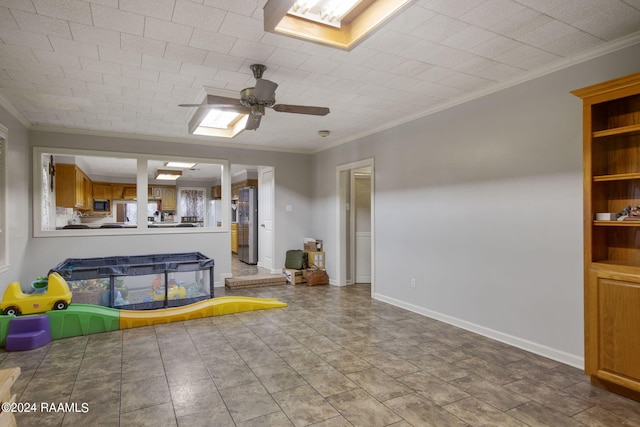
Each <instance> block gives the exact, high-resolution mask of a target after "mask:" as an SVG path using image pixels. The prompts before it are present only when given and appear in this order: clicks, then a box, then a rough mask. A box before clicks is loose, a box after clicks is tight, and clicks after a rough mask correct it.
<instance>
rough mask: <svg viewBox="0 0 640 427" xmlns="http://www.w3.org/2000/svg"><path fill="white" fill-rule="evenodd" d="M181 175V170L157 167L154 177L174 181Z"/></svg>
mask: <svg viewBox="0 0 640 427" xmlns="http://www.w3.org/2000/svg"><path fill="white" fill-rule="evenodd" d="M181 176H182V171H176V170H170V169H157V170H156V175H155V178H156V179H163V180H174V181H175V180H176V179H178V178H180V177H181Z"/></svg>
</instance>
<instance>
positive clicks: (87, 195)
mask: <svg viewBox="0 0 640 427" xmlns="http://www.w3.org/2000/svg"><path fill="white" fill-rule="evenodd" d="M92 199H93V189H92V184H91V180H90V179H89V177H88V176H87V175H86V174H85V173H84V172H83V171H82V169H80V168H79V167H78V166H76V165H73V164H67V163H58V164H57V165H56V206H59V207H65V208H75V209H80V210H87V209H91V206H92V203H91V201H92Z"/></svg>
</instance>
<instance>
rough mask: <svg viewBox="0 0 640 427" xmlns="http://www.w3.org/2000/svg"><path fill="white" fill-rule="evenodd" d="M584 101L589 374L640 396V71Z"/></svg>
mask: <svg viewBox="0 0 640 427" xmlns="http://www.w3.org/2000/svg"><path fill="white" fill-rule="evenodd" d="M573 94H574V95H576V96H578V97H580V98H581V99H582V101H583V141H584V147H583V162H584V164H583V174H584V181H583V182H584V244H585V247H584V256H585V259H584V268H585V272H584V273H585V274H584V278H585V283H584V299H585V301H584V304H585V306H584V314H585V372H586V373H587V374H588V375H590V376H591V380H592V383H593V384H596V385H600V386H603V387H605V388H611V385H613V386H614V387H613V388H611V389H612V390H614V389H615V390H616V391H618V392H621V393H622V394H625V395H628V396H629V397H633V398H638V397H639V396H640V358H638V354H640V334H638V325H639V324H640V311H639V310H638V307H640V214H639V212H640V210H638V209H637V207H638V206H639V205H640V73H638V74H634V75H631V76H627V77H622V78H619V79H616V80H612V81H608V82H604V83H600V84H597V85H593V86H589V87H586V88H584V89H579V90H576V91H573Z"/></svg>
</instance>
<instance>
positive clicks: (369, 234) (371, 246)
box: [336, 159, 375, 295]
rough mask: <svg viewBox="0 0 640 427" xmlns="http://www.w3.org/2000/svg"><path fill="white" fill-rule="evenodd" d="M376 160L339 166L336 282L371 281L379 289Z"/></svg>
mask: <svg viewBox="0 0 640 427" xmlns="http://www.w3.org/2000/svg"><path fill="white" fill-rule="evenodd" d="M374 181H375V180H374V162H373V159H366V160H362V161H359V162H354V163H348V164H345V165H340V166H338V167H337V168H336V183H337V191H336V194H337V205H338V207H337V225H338V226H337V227H336V228H337V233H338V235H337V242H338V245H337V265H336V285H338V286H346V285H351V284H355V283H371V294H372V295H373V294H374V290H375V280H374V276H375V275H374V273H375V263H374V260H375V239H374V232H375V225H374V224H375V223H374V211H375V209H374V194H375V191H374Z"/></svg>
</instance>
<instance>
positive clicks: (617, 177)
mask: <svg viewBox="0 0 640 427" xmlns="http://www.w3.org/2000/svg"><path fill="white" fill-rule="evenodd" d="M631 179H640V173H638V172H633V173H616V174H612V175H596V176H594V177H593V181H594V182H605V181H626V180H631Z"/></svg>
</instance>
